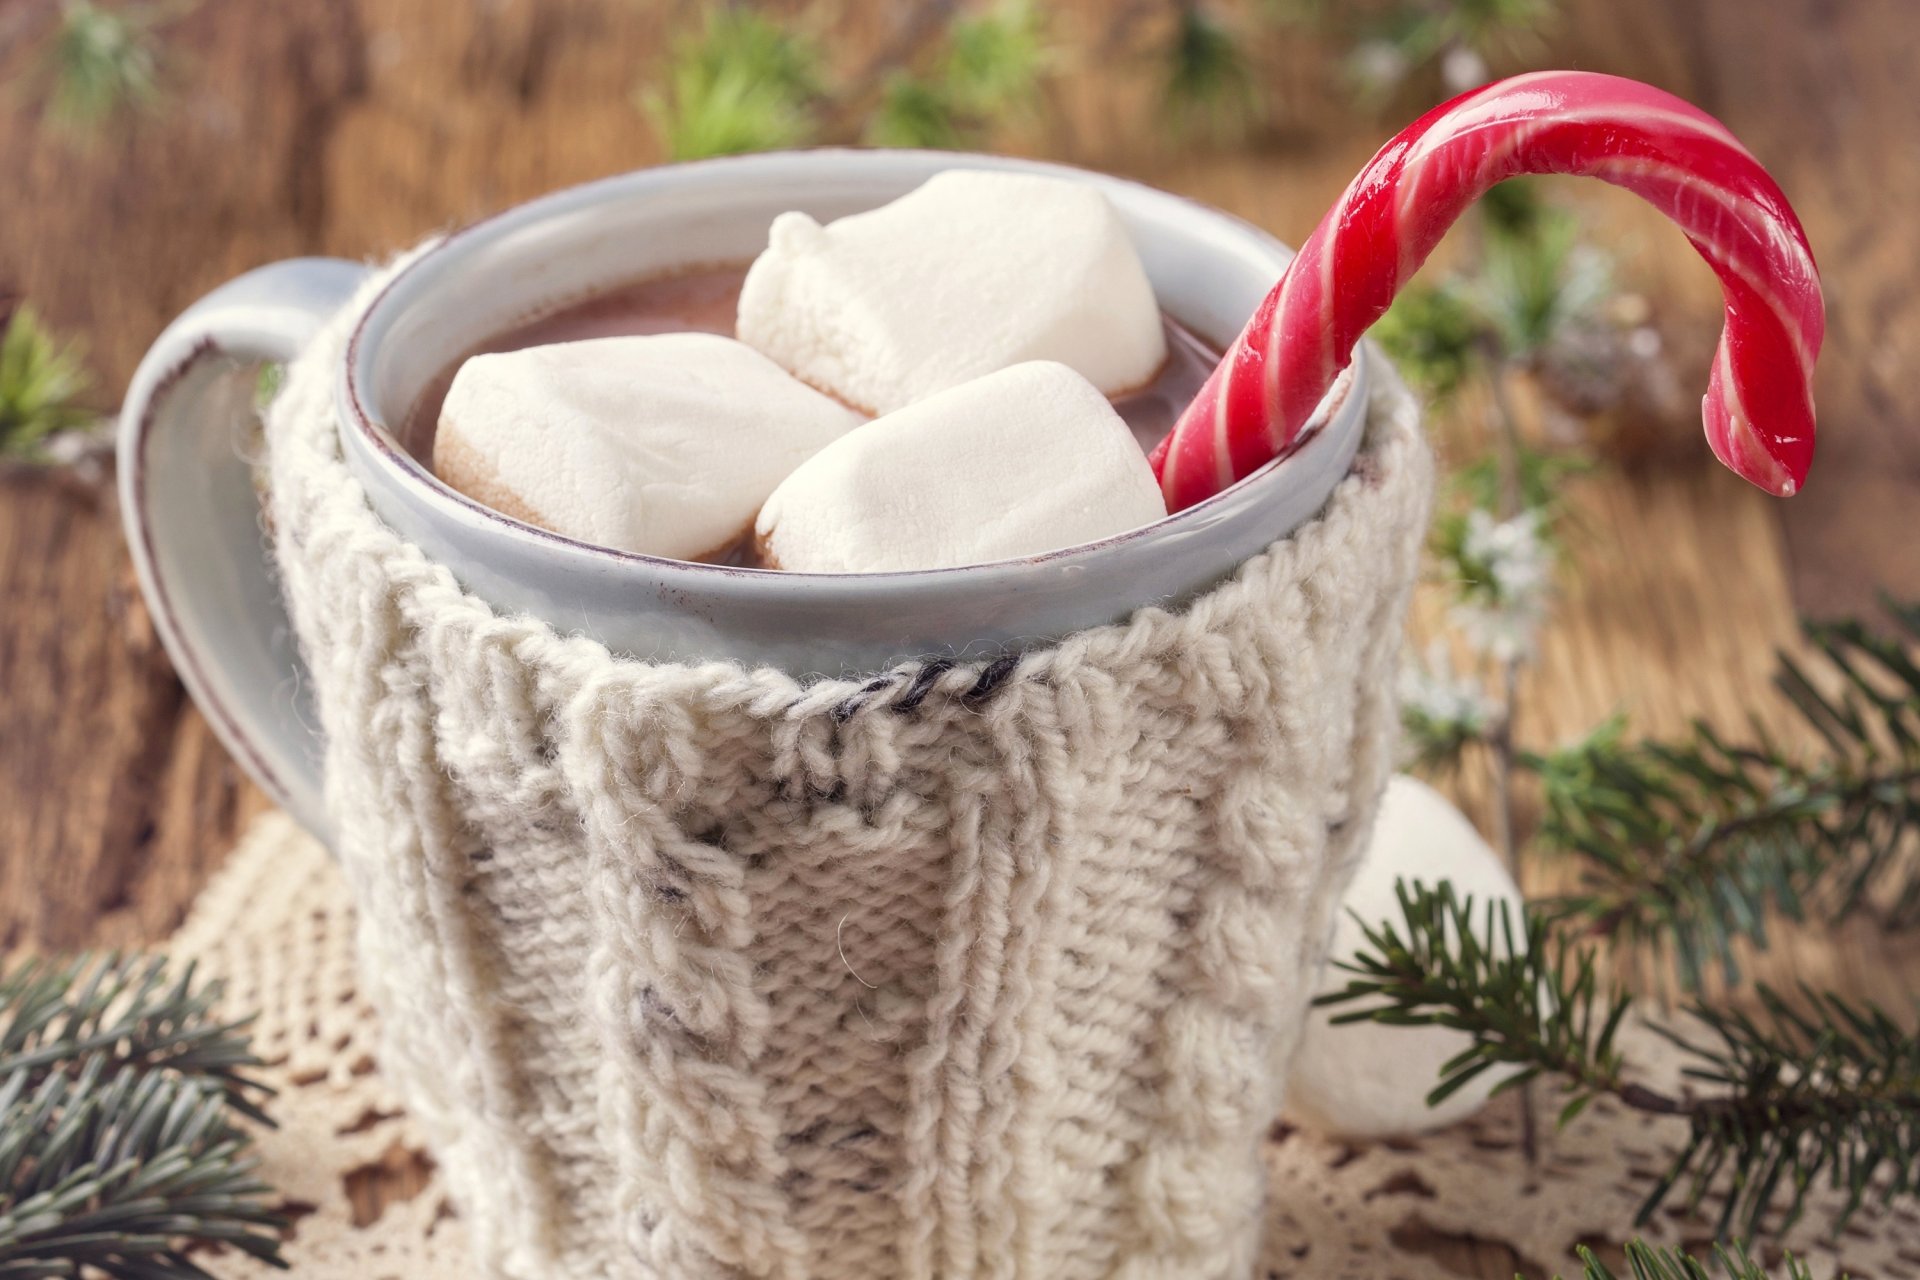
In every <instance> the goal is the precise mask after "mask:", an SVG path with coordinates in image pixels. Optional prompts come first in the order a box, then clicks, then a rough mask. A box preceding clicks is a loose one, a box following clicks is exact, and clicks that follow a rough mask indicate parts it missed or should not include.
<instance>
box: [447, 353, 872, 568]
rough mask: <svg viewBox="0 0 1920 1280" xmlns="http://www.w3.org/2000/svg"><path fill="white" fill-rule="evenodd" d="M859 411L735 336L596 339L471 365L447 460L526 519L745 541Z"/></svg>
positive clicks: (627, 540)
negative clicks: (758, 518)
mask: <svg viewBox="0 0 1920 1280" xmlns="http://www.w3.org/2000/svg"><path fill="white" fill-rule="evenodd" d="M860 421H861V418H860V415H858V414H856V413H854V412H853V411H852V410H850V409H848V408H846V407H845V406H844V405H841V404H838V403H836V402H835V401H833V400H832V399H830V398H828V397H826V396H823V395H821V394H820V393H819V392H818V391H815V390H813V389H812V388H811V387H808V386H806V385H805V384H803V383H801V382H798V381H796V380H795V379H794V378H792V377H791V376H789V375H788V374H787V373H786V371H785V370H783V369H781V368H780V367H779V366H778V365H776V364H774V363H773V362H772V361H771V360H769V359H767V358H766V357H765V356H763V355H761V354H760V353H759V352H757V351H755V350H753V348H751V347H749V346H747V345H745V344H744V343H740V342H735V341H734V340H733V339H731V338H722V337H718V336H716V335H714V334H709V333H671V334H654V335H649V336H645V337H621V338H594V339H589V340H587V341H584V342H562V343H556V344H554V345H552V346H541V347H527V348H524V349H522V350H519V351H506V352H501V353H499V354H497V355H478V356H474V357H472V358H471V359H469V360H468V361H467V362H466V363H465V364H463V365H461V366H460V371H459V372H458V373H457V374H455V375H454V379H453V386H452V387H451V388H450V389H449V390H448V391H447V398H446V402H445V404H444V405H443V406H442V408H441V411H440V425H439V430H438V433H437V434H436V436H435V438H434V442H433V467H434V471H435V472H436V473H437V474H438V475H439V476H440V478H441V479H442V480H445V481H446V482H447V483H448V484H450V485H452V486H453V487H454V488H456V489H458V490H460V491H461V492H462V493H465V494H467V495H468V496H469V497H472V498H474V499H475V500H477V501H480V502H484V503H486V504H487V505H488V506H490V507H493V508H495V509H496V510H498V511H500V512H503V513H504V514H506V515H509V516H512V517H513V518H515V519H516V520H524V521H526V522H527V523H528V524H534V525H538V526H540V527H541V528H543V529H550V530H552V531H553V532H555V533H560V534H565V535H566V536H567V537H570V538H578V539H580V540H581V541H583V542H593V543H598V544H599V545H601V546H605V547H613V548H616V549H617V550H621V551H639V552H645V553H648V554H651V555H659V556H674V557H678V558H680V559H693V558H697V557H702V556H711V555H713V554H715V553H717V552H719V551H722V550H724V549H725V548H726V547H727V546H728V545H729V544H731V543H732V542H734V541H735V540H736V539H738V538H739V537H740V536H741V535H742V534H743V533H745V532H746V530H747V528H748V526H749V525H751V524H752V522H753V516H754V512H756V511H757V510H759V508H760V504H761V503H762V502H763V501H765V500H766V497H767V495H768V494H769V493H771V492H773V489H774V486H776V485H778V484H779V483H780V481H781V480H782V479H783V478H784V477H785V476H786V475H787V473H788V472H790V471H792V470H793V469H794V468H795V467H797V466H799V465H800V464H801V463H802V462H804V461H806V460H807V459H808V458H810V457H812V456H813V454H814V453H815V452H816V451H818V450H819V449H820V448H821V447H823V446H824V445H826V444H828V443H830V442H831V441H833V440H834V439H836V438H838V437H839V436H841V435H843V434H845V433H846V432H848V431H850V430H852V429H853V428H854V427H856V426H858V425H859V424H860Z"/></svg>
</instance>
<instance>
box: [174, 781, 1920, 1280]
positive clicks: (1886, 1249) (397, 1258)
mask: <svg viewBox="0 0 1920 1280" xmlns="http://www.w3.org/2000/svg"><path fill="white" fill-rule="evenodd" d="M168 951H169V953H170V954H172V955H174V956H175V957H177V958H179V959H182V960H192V961H194V962H196V963H197V965H198V966H199V972H200V973H201V975H202V976H204V977H207V978H219V979H221V980H224V981H225V982H226V984H227V1001H228V1004H229V1007H230V1008H231V1009H232V1010H235V1011H243V1010H257V1011H258V1015H259V1017H258V1021H257V1022H256V1023H255V1024H254V1028H253V1032H254V1038H255V1046H256V1048H257V1049H258V1051H259V1052H260V1054H261V1056H263V1057H264V1058H266V1059H267V1060H268V1062H269V1063H270V1066H269V1067H268V1068H267V1069H266V1070H264V1071H263V1072H262V1073H261V1074H262V1076H263V1078H264V1079H265V1080H266V1081H267V1082H268V1083H269V1084H271V1085H273V1086H274V1088H276V1089H277V1090H279V1094H278V1096H277V1097H276V1098H274V1099H273V1101H272V1104H271V1110H272V1113H273V1115H274V1117H275V1119H276V1120H277V1121H278V1123H279V1127H278V1128H277V1129H274V1130H271V1131H267V1132H264V1133H262V1134H261V1136H260V1155H261V1157H262V1162H263V1168H262V1173H263V1175H264V1176H265V1177H266V1178H267V1180H268V1181H269V1182H271V1183H272V1184H273V1185H274V1186H275V1187H277V1188H279V1189H280V1190H281V1191H282V1192H283V1193H284V1194H285V1196H286V1197H287V1199H288V1201H289V1203H290V1205H291V1208H292V1211H293V1213H294V1214H295V1215H296V1217H297V1221H296V1222H295V1224H294V1227H293V1230H292V1237H291V1239H290V1240H289V1242H288V1244H287V1248H286V1254H287V1257H288V1260H289V1261H290V1262H292V1264H293V1266H294V1270H295V1274H298V1275H302V1276H311V1277H315V1278H316V1280H327V1278H329V1277H339V1278H340V1280H348V1278H351V1280H440V1278H442V1277H445V1278H446V1280H455V1278H458V1280H468V1278H469V1277H471V1276H473V1275H474V1274H475V1273H474V1268H473V1264H472V1262H471V1259H470V1256H469V1254H468V1251H467V1247H466V1241H465V1235H464V1231H463V1229H462V1227H461V1224H460V1221H459V1216H458V1214H457V1212H456V1211H455V1209H454V1208H453V1206H452V1204H451V1202H450V1201H449V1199H448V1196H447V1193H446V1189H445V1186H444V1185H443V1182H442V1179H441V1176H440V1174H439V1173H438V1171H436V1170H435V1169H434V1167H433V1163H432V1161H431V1160H430V1159H429V1158H428V1156H427V1155H426V1144H425V1142H424V1140H423V1139H422V1137H421V1135H420V1134H419V1133H418V1132H417V1131H416V1129H415V1127H414V1125H413V1124H412V1123H411V1121H410V1120H409V1119H408V1117H407V1116H406V1114H405V1113H404V1112H403V1111H402V1109H401V1108H400V1106H399V1104H398V1102H397V1101H396V1099H395V1098H394V1097H393V1095H392V1094H391V1093H390V1091H389V1090H388V1089H387V1088H385V1087H384V1086H383V1084H382V1082H381V1079H380V1073H379V1070H378V1065H377V1063H376V1062H375V1059H374V1046H375V1045H376V1044H377V1043H378V1037H377V1035H376V1028H375V1025H374V1015H373V1013H372V1011H371V1010H370V1009H369V1008H368V1007H367V1005H366V1003H365V1002H364V1001H363V1000H362V999H361V997H360V995H359V991H358V988H357V986H356V980H355V972H354V956H353V921H352V907H351V906H350V904H349V901H348V896H347V890H346V886H345V885H344V883H343V882H342V880H341V878H340V876H339V874H338V872H337V870H336V869H335V867H334V865H333V863H332V861H331V859H330V858H329V856H328V855H327V853H326V852H325V851H324V850H323V849H322V848H321V847H320V846H319V845H318V844H317V843H315V842H314V841H313V840H312V839H310V838H309V837H307V836H306V835H305V834H303V833H302V832H301V831H300V830H299V829H298V828H297V827H295V825H294V824H293V823H292V821H291V820H290V819H288V818H286V817H284V816H282V815H279V814H272V815H268V816H267V817H265V818H263V819H262V820H261V821H260V822H259V823H258V824H257V825H256V827H255V828H254V829H253V831H252V832H250V833H249V835H248V837H247V839H246V840H245V841H243V842H242V844H241V846H240V847H239V849H238V850H237V851H236V852H235V854H234V856H233V857H232V859H231V860H230V861H229V862H228V864H227V866H226V867H225V868H224V869H223V870H222V871H221V873H220V874H219V876H218V877H217V878H216V879H215V880H214V882H213V883H212V884H211V885H210V886H209V887H208V888H207V890H206V892H205V893H203V894H202V895H201V897H200V899H199V901H198V902H197V903H196V904H195V906H194V909H193V912H192V914H191V915H190V917H189V918H188V920H187V922H186V924H185V925H184V926H183V927H182V928H181V930H180V932H179V933H178V934H176V935H175V937H174V939H173V941H172V943H171V944H170V945H169V947H168ZM1622 1043H1623V1047H1624V1048H1625V1050H1626V1051H1627V1053H1628V1056H1629V1059H1630V1060H1631V1061H1632V1062H1633V1063H1634V1064H1635V1065H1636V1068H1637V1069H1638V1070H1639V1071H1641V1072H1643V1073H1644V1074H1645V1075H1646V1076H1647V1077H1648V1078H1650V1079H1658V1080H1661V1081H1663V1082H1665V1083H1668V1084H1669V1085H1672V1084H1674V1082H1675V1081H1676V1080H1677V1076H1678V1063H1677V1062H1676V1061H1675V1058H1674V1055H1673V1053H1672V1051H1671V1050H1669V1049H1668V1048H1667V1046H1666V1043H1665V1041H1662V1040H1660V1039H1658V1038H1656V1037H1654V1036H1652V1035H1650V1034H1648V1033H1646V1032H1644V1031H1634V1030H1632V1029H1629V1030H1628V1031H1627V1032H1625V1033H1623V1037H1622ZM1681 1133H1682V1130H1681V1129H1680V1127H1678V1126H1676V1125H1675V1124H1673V1123H1672V1122H1666V1121H1660V1120H1657V1119H1654V1118H1651V1117H1647V1116H1644V1115H1640V1114H1638V1113H1634V1112H1629V1111H1626V1110H1625V1109H1624V1108H1621V1107H1618V1106H1615V1105H1613V1104H1611V1103H1610V1102H1607V1101H1605V1100H1603V1101H1601V1102H1598V1103H1596V1104H1595V1105H1594V1106H1592V1107H1591V1108H1589V1109H1588V1111H1587V1113H1586V1114H1585V1115H1583V1116H1582V1117H1581V1118H1580V1119H1579V1120H1577V1121H1576V1122H1575V1123H1574V1124H1573V1125H1572V1126H1571V1127H1569V1128H1568V1129H1566V1130H1564V1131H1562V1132H1561V1133H1559V1134H1557V1135H1555V1136H1553V1137H1552V1139H1551V1142H1550V1148H1549V1152H1548V1155H1547V1157H1546V1159H1545V1161H1544V1162H1543V1164H1542V1166H1541V1169H1540V1171H1539V1173H1538V1174H1537V1175H1534V1176H1531V1177H1530V1176H1529V1175H1528V1173H1527V1171H1526V1169H1525V1166H1524V1164H1523V1162H1522V1159H1521V1157H1520V1153H1519V1126H1518V1123H1517V1116H1516V1112H1515V1111H1514V1109H1513V1107H1512V1106H1511V1104H1510V1103H1508V1102H1504V1101H1503V1102H1496V1103H1495V1104H1494V1105H1493V1106H1492V1107H1490V1108H1488V1110H1487V1111H1485V1112H1484V1113H1482V1114H1481V1115H1480V1116H1478V1117H1476V1118H1475V1119H1473V1120H1471V1121H1468V1122H1467V1123H1465V1124H1462V1125H1459V1126H1457V1127H1455V1128H1453V1129H1451V1130H1448V1131H1447V1132H1444V1133H1441V1134H1437V1135H1433V1136H1431V1137H1427V1138H1423V1139H1421V1140H1419V1141H1418V1142H1390V1143H1374V1144H1366V1145H1349V1144H1344V1143H1341V1142H1338V1141H1333V1140H1329V1139H1326V1138H1321V1137H1318V1136H1315V1135H1312V1134H1308V1133H1305V1132H1300V1131H1292V1130H1289V1129H1288V1128H1287V1127H1286V1126H1284V1125H1283V1126H1281V1127H1280V1129H1279V1130H1277V1131H1276V1134H1275V1139H1274V1141H1273V1143H1272V1144H1271V1146H1270V1148H1269V1157H1268V1163H1269V1166H1270V1168H1271V1170H1272V1179H1273V1181H1272V1195H1271V1197H1270V1199H1271V1202H1272V1203H1273V1204H1274V1205H1276V1206H1286V1207H1285V1209H1284V1210H1280V1209H1276V1210H1275V1212H1274V1216H1273V1220H1272V1222H1271V1223H1270V1224H1269V1230H1268V1233H1267V1248H1266V1256H1265V1258H1264V1259H1263V1263H1264V1265H1263V1269H1262V1271H1261V1272H1260V1273H1259V1275H1260V1276H1261V1280H1433V1278H1435V1277H1446V1276H1455V1275H1458V1276H1469V1277H1471V1276H1478V1275H1481V1274H1485V1275H1489V1276H1491V1275H1497V1274H1500V1271H1499V1269H1498V1268H1500V1267H1501V1266H1504V1269H1505V1272H1506V1273H1507V1274H1512V1273H1513V1272H1514V1271H1516V1270H1517V1271H1519V1272H1520V1273H1521V1274H1522V1275H1524V1276H1527V1277H1529V1280H1532V1278H1533V1277H1545V1276H1550V1275H1552V1274H1554V1273H1555V1272H1556V1271H1558V1272H1560V1273H1562V1274H1567V1273H1570V1272H1572V1271H1573V1270H1575V1268H1574V1266H1573V1264H1572V1262H1571V1259H1572V1256H1573V1248H1574V1246H1575V1245H1576V1244H1580V1243H1586V1244H1591V1245H1594V1246H1595V1247H1596V1248H1600V1249H1602V1250H1603V1251H1604V1250H1605V1247H1606V1246H1607V1245H1608V1244H1611V1243H1614V1242H1617V1241H1619V1240H1620V1239H1621V1238H1622V1237H1623V1236H1624V1235H1627V1234H1629V1226H1628V1224H1630V1223H1631V1221H1632V1219H1633V1215H1634V1212H1635V1210H1636V1209H1637V1207H1638V1206H1639V1204H1640V1202H1641V1199H1642V1198H1643V1197H1644V1195H1645V1193H1646V1190H1647V1188H1648V1187H1649V1186H1650V1185H1651V1184H1652V1182H1653V1180H1654V1179H1655V1178H1656V1177H1657V1176H1658V1174H1659V1172H1660V1170H1661V1169H1662V1168H1663V1167H1664V1164H1665V1162H1666V1159H1667V1157H1668V1155H1669V1154H1670V1152H1671V1150H1672V1149H1673V1144H1674V1142H1675V1140H1676V1138H1677V1137H1678V1136H1680V1134H1681ZM1832 1205H1833V1198H1832V1197H1831V1196H1830V1195H1825V1194H1820V1193H1816V1195H1815V1196H1814V1197H1813V1202H1812V1204H1811V1206H1810V1208H1809V1211H1808V1213H1807V1216H1806V1220H1805V1221H1804V1222H1803V1223H1802V1225H1801V1226H1799V1227H1798V1228H1796V1230H1795V1231H1794V1232H1793V1233H1792V1234H1791V1235H1790V1236H1789V1237H1788V1238H1787V1240H1786V1242H1785V1243H1786V1244H1787V1245H1788V1246H1789V1247H1791V1248H1792V1249H1793V1250H1794V1251H1795V1252H1796V1253H1798V1254H1800V1255H1801V1256H1803V1257H1805V1258H1807V1259H1808V1260H1809V1261H1810V1262H1811V1263H1812V1264H1813V1267H1814V1274H1815V1275H1817V1276H1823V1277H1824V1276H1827V1275H1833V1274H1838V1273H1839V1270H1840V1269H1841V1267H1842V1266H1844V1267H1845V1268H1846V1270H1847V1271H1848V1272H1849V1273H1850V1274H1851V1275H1852V1276H1853V1277H1854V1280H1920V1213H1916V1212H1915V1211H1914V1210H1913V1209H1911V1208H1908V1207H1906V1206H1900V1207H1897V1208H1895V1209H1892V1210H1888V1211H1878V1210H1871V1209H1869V1210H1867V1211H1863V1212H1862V1214H1861V1215H1860V1216H1859V1217H1858V1218H1857V1219H1856V1220H1855V1221H1854V1222H1853V1223H1852V1224H1851V1225H1849V1226H1848V1228H1847V1230H1846V1232H1845V1233H1844V1235H1843V1236H1842V1237H1841V1238H1840V1239H1839V1240H1837V1241H1835V1240H1826V1239H1822V1238H1821V1235H1822V1231H1823V1229H1824V1226H1825V1224H1826V1223H1827V1222H1828V1221H1829V1220H1830V1216H1831V1208H1832ZM1712 1209H1713V1206H1711V1205H1709V1206H1707V1210H1706V1211H1707V1212H1708V1214H1709V1215H1710V1214H1711V1212H1712ZM1643 1234H1645V1235H1647V1236H1648V1237H1650V1238H1652V1239H1655V1240H1659V1241H1661V1242H1664V1243H1675V1244H1679V1243H1685V1244H1690V1245H1693V1246H1699V1245H1700V1244H1701V1243H1702V1242H1703V1241H1704V1240H1706V1239H1708V1238H1709V1237H1710V1236H1711V1230H1710V1228H1709V1226H1708V1225H1707V1224H1706V1223H1705V1222H1703V1221H1702V1220H1701V1219H1699V1218H1697V1217H1690V1216H1687V1215H1685V1214H1683V1213H1680V1212H1679V1211H1677V1210H1669V1211H1667V1212H1663V1213H1662V1214H1661V1215H1659V1216H1658V1218H1657V1219H1656V1221H1655V1222H1654V1223H1653V1224H1651V1225H1650V1226H1649V1228H1648V1229H1647V1230H1646V1231H1645V1232H1644V1233H1643ZM1467 1257H1478V1258H1481V1259H1487V1260H1497V1261H1483V1262H1480V1263H1469V1262H1463V1261H1461V1259H1463V1258H1467ZM206 1264H207V1266H208V1267H209V1269H211V1270H212V1271H213V1272H214V1273H215V1274H217V1275H219V1276H221V1277H223V1278H229V1277H230V1278H232V1280H239V1278H240V1277H254V1276H259V1277H266V1276H271V1275H276V1274H279V1273H277V1272H274V1271H272V1270H271V1269H269V1268H267V1267H264V1266H261V1265H259V1264H257V1263H255V1262H252V1261H251V1260H248V1259H244V1258H239V1257H236V1256H232V1255H228V1256H221V1257H215V1258H211V1259H207V1260H206ZM1476 1267H1478V1268H1481V1269H1475V1268H1476Z"/></svg>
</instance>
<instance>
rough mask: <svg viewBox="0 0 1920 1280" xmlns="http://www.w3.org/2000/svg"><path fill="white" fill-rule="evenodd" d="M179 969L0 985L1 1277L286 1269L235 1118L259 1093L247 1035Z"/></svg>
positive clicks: (14, 976) (250, 1108)
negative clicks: (252, 1264) (212, 1259)
mask: <svg viewBox="0 0 1920 1280" xmlns="http://www.w3.org/2000/svg"><path fill="white" fill-rule="evenodd" d="M219 996H220V989H219V987H218V985H217V984H206V985H201V986H196V985H195V984H194V981H193V970H192V968H191V967H188V968H187V969H185V970H184V971H182V972H181V973H180V974H179V976H178V977H174V976H172V975H171V974H170V973H169V972H168V969H167V966H166V964H165V962H164V961H162V960H141V959H133V958H122V957H114V956H109V957H106V958H104V959H101V960H98V961H94V960H89V959H85V958H83V959H81V960H77V961H74V962H71V963H68V964H64V965H62V964H51V963H47V962H44V961H30V962H27V963H25V964H23V965H21V966H19V967H17V968H15V969H13V970H12V971H10V972H8V973H6V974H4V975H0V1278H4V1280H29V1278H32V1280H39V1278H41V1277H57V1276H77V1275H81V1274H88V1275H106V1276H110V1277H114V1278H116V1280H204V1278H205V1277H206V1276H207V1272H206V1271H205V1270H204V1269H203V1268H202V1267H200V1266H199V1265H198V1264H197V1263H196V1262H195V1261H194V1260H193V1256H192V1255H193V1252H194V1251H195V1250H197V1249H199V1248H203V1247H207V1246H224V1247H228V1248H233V1249H238V1250H240V1251H241V1252H244V1253H246V1254H248V1255H250V1256H252V1257H255V1258H258V1259H260V1260H262V1261H265V1262H268V1263H271V1264H272V1265H275V1266H284V1265H285V1263H284V1262H283V1260H282V1259H281V1257H280V1235H279V1232H280V1229H281V1228H282V1227H283V1226H284V1225H285V1222H284V1219H283V1217H282V1215H280V1214H279V1213H278V1212H277V1211H276V1210H274V1209H273V1208H272V1207H271V1206H272V1200H273V1194H272V1189H271V1188H270V1187H269V1186H268V1185H267V1184H266V1183H265V1182H263V1181H261V1179H260V1178H259V1177H258V1175H257V1172H256V1168H257V1162H256V1161H255V1160H254V1158H253V1157H252V1155H251V1148H252V1140H251V1138H250V1137H249V1135H248V1134H247V1133H246V1132H244V1131H243V1130H242V1129H240V1128H239V1127H238V1126H237V1125H236V1124H235V1123H234V1121H233V1119H232V1117H233V1115H234V1113H238V1114H240V1115H244V1116H247V1117H250V1118H252V1119H254V1120H255V1121H258V1122H261V1123H270V1122H269V1121H267V1119H266V1116H265V1113H264V1112H263V1111H262V1110H261V1103H262V1102H263V1101H264V1099H265V1097H266V1096H267V1094H268V1093H269V1092H270V1090H268V1089H266V1088H265V1086H263V1085H261V1084H260V1083H259V1082H258V1081H257V1080H255V1079H253V1077H252V1075H251V1070H252V1068H253V1067H255V1066H258V1065H259V1060H258V1059H257V1058H256V1057H254V1055H253V1053H252V1050H251V1048H250V1046H249V1044H248V1042H247V1039H246V1036H245V1034H244V1031H245V1026H246V1021H245V1020H226V1019H222V1018H220V1017H218V1016H216V1015H215V1014H214V1012H213V1007H214V1005H215V1003H216V1002H217V1001H218V999H219Z"/></svg>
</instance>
